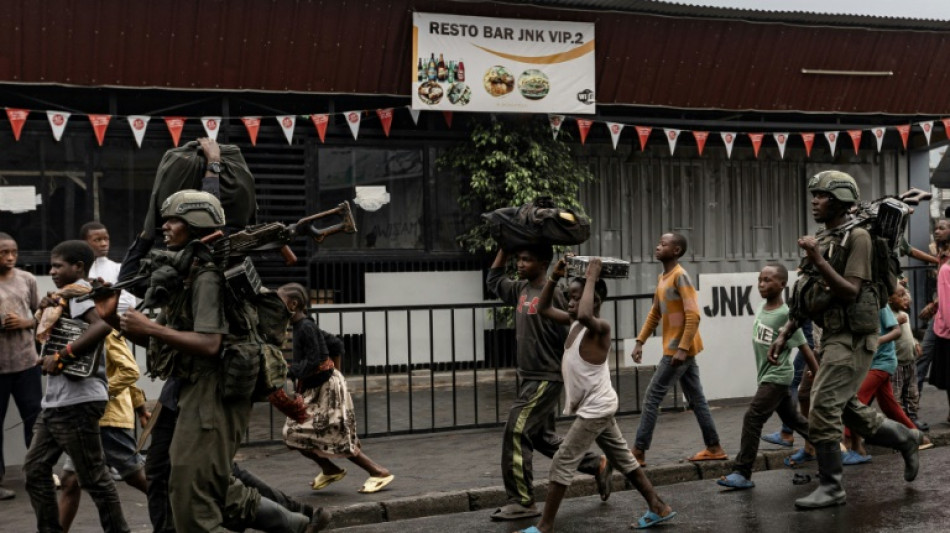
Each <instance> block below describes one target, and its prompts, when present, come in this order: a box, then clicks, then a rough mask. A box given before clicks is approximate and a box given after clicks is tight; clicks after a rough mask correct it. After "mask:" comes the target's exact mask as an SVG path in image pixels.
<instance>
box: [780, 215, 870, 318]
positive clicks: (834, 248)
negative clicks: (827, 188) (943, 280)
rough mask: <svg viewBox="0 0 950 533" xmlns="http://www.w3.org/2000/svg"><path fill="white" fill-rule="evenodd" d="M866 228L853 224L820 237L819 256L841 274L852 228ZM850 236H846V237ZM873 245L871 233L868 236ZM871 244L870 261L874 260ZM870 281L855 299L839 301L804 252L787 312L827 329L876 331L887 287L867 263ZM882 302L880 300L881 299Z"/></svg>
mask: <svg viewBox="0 0 950 533" xmlns="http://www.w3.org/2000/svg"><path fill="white" fill-rule="evenodd" d="M857 231H866V230H864V229H861V228H855V229H853V230H851V232H849V234H846V235H840V234H834V233H832V234H830V235H826V236H825V237H823V238H822V239H821V240H820V241H819V246H820V249H821V250H822V256H823V257H824V258H825V260H826V261H828V263H829V264H831V266H832V268H833V269H834V270H835V272H837V273H838V274H840V275H842V276H843V275H844V270H845V266H846V263H847V261H848V255H849V253H850V251H851V250H850V247H849V246H848V244H849V243H850V241H851V238H850V237H853V235H854V232H857ZM845 237H849V238H845ZM871 240H872V245H874V247H876V246H877V245H876V244H874V236H871ZM873 260H874V257H873V247H872V263H873ZM870 266H871V267H872V268H871V271H872V278H873V279H872V281H865V282H864V283H862V285H861V289H860V290H859V291H858V296H857V298H855V300H854V301H850V302H849V301H842V300H841V299H840V298H836V297H835V296H834V295H833V294H832V293H831V291H830V290H829V289H828V286H827V284H826V283H825V281H824V279H823V278H822V277H821V273H820V272H819V271H818V268H817V267H816V266H815V265H814V264H812V262H811V260H810V259H809V258H808V257H807V256H806V257H805V258H803V259H802V262H801V264H800V265H799V276H798V280H797V281H796V282H795V286H794V287H793V288H792V295H791V297H790V298H789V311H790V314H791V315H792V316H793V317H795V318H797V319H799V320H802V319H810V320H812V321H813V322H815V324H818V326H820V327H821V328H822V329H823V330H825V331H827V332H828V333H837V332H839V331H850V332H852V333H854V334H856V335H867V334H870V333H878V332H879V330H880V318H879V312H880V309H881V308H882V307H883V306H884V305H885V304H886V302H887V295H886V293H885V291H886V289H885V288H884V287H883V285H884V284H883V283H882V282H881V280H880V279H879V275H878V274H877V273H876V272H874V271H875V270H876V269H875V268H873V267H874V265H873V264H872V265H870ZM882 302H883V303H882Z"/></svg>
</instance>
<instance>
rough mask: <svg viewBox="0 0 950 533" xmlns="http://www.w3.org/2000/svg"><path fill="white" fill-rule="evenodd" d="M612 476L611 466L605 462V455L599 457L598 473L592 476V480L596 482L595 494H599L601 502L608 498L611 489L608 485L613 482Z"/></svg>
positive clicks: (607, 461)
mask: <svg viewBox="0 0 950 533" xmlns="http://www.w3.org/2000/svg"><path fill="white" fill-rule="evenodd" d="M613 476H614V467H613V465H612V464H610V461H609V460H607V456H606V455H602V456H601V457H600V471H599V472H597V475H596V476H594V480H595V481H597V493H598V494H600V501H602V502H605V501H607V500H608V499H609V498H610V489H611V488H612V487H611V486H610V484H611V482H612V481H613V479H612V478H613Z"/></svg>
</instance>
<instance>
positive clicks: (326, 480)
mask: <svg viewBox="0 0 950 533" xmlns="http://www.w3.org/2000/svg"><path fill="white" fill-rule="evenodd" d="M345 477H346V470H342V471H340V473H339V474H330V475H329V476H328V475H326V474H324V473H323V472H320V475H319V476H317V477H315V478H313V483H311V484H310V488H311V489H313V490H320V489H323V488H326V487H327V485H329V484H330V483H335V482H337V481H340V480H341V479H343V478H345Z"/></svg>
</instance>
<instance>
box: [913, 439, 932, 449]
mask: <svg viewBox="0 0 950 533" xmlns="http://www.w3.org/2000/svg"><path fill="white" fill-rule="evenodd" d="M933 447H934V443H933V441H931V442H925V443H923V444H921V445H920V446H918V447H917V449H918V450H929V449H931V448H933Z"/></svg>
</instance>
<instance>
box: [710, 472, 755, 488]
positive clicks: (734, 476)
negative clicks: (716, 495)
mask: <svg viewBox="0 0 950 533" xmlns="http://www.w3.org/2000/svg"><path fill="white" fill-rule="evenodd" d="M716 483H718V484H719V485H722V486H723V487H728V488H730V489H736V490H741V489H751V488H752V487H754V486H755V482H753V481H752V480H751V479H749V478H747V477H745V476H743V475H742V474H740V473H739V472H733V473H731V474H729V475H728V476H722V477H720V478H719V479H717V480H716Z"/></svg>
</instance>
